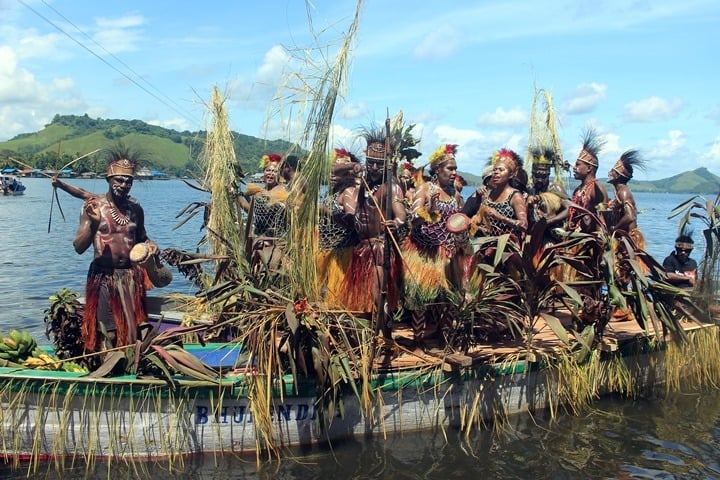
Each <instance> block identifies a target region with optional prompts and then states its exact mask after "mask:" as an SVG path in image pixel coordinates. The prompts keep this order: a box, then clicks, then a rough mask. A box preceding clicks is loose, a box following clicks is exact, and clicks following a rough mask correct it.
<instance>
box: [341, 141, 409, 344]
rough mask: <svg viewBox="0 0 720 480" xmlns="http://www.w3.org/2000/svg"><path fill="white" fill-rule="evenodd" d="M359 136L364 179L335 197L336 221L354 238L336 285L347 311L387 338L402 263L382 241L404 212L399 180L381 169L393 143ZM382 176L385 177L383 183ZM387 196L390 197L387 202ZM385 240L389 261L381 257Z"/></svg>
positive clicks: (401, 223)
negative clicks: (344, 270) (362, 139)
mask: <svg viewBox="0 0 720 480" xmlns="http://www.w3.org/2000/svg"><path fill="white" fill-rule="evenodd" d="M364 137H365V140H366V142H367V148H366V150H365V178H363V179H361V182H360V184H359V185H351V186H348V187H347V188H346V189H345V190H344V191H343V192H342V193H341V194H340V195H339V196H338V200H337V202H338V205H339V206H340V208H341V212H339V214H338V215H336V219H337V220H338V221H340V222H342V224H343V225H345V226H348V227H351V228H353V229H354V230H355V232H356V234H357V237H358V240H359V243H358V244H357V245H356V246H355V247H354V248H353V257H352V261H351V263H350V266H349V269H348V272H347V275H346V276H345V278H344V280H343V285H342V288H341V289H340V291H341V292H342V296H343V297H342V299H341V301H342V304H343V305H344V307H345V308H347V309H348V310H352V311H357V312H361V313H362V314H364V315H367V316H370V317H372V319H373V321H375V322H376V323H375V325H379V326H380V327H381V328H380V330H381V333H382V335H383V337H384V338H386V339H390V338H391V324H390V322H388V321H387V318H389V315H390V314H391V312H392V311H393V310H395V309H396V308H397V305H398V297H399V291H400V282H401V272H402V263H401V257H400V255H399V252H397V251H396V248H395V246H396V244H395V242H392V241H391V242H387V240H388V239H387V238H386V235H394V232H395V231H397V229H398V228H400V227H402V226H404V225H405V221H406V210H405V205H404V202H403V192H402V189H401V188H400V184H399V183H398V182H397V180H396V179H395V176H394V175H393V174H392V170H390V171H388V170H387V169H389V168H391V166H390V165H388V164H387V162H391V161H392V159H391V158H390V155H391V153H392V148H393V147H392V146H391V145H390V146H387V145H386V138H385V133H383V132H382V130H377V131H375V130H368V131H366V132H365V134H364ZM387 149H389V151H386V150H387ZM386 177H387V178H390V184H389V185H388V184H387V183H386V182H385V178H386ZM387 189H390V192H388V191H387ZM387 197H390V199H391V204H390V205H387ZM388 211H389V213H390V215H389V217H388V216H387V212H388ZM388 244H389V245H390V251H389V252H388V255H389V262H387V261H386V260H387V259H386V258H385V252H386V246H387V245H388ZM388 263H389V264H388ZM383 287H386V288H385V290H383Z"/></svg>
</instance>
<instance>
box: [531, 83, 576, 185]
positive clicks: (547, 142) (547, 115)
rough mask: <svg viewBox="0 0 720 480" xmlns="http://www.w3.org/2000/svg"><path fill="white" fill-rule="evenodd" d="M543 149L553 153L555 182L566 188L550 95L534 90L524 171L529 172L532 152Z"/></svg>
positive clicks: (543, 90)
mask: <svg viewBox="0 0 720 480" xmlns="http://www.w3.org/2000/svg"><path fill="white" fill-rule="evenodd" d="M545 148H550V149H552V151H553V152H554V164H553V167H554V169H555V182H556V183H559V184H561V185H563V186H565V187H567V184H568V182H567V181H563V178H562V174H561V172H562V171H563V169H564V160H563V156H562V146H561V144H560V135H559V134H558V130H557V117H556V115H555V108H554V107H553V100H552V94H551V93H550V92H548V91H547V90H545V89H542V88H541V89H537V88H536V89H535V95H534V97H533V103H532V109H531V111H530V133H529V135H528V143H527V154H526V156H525V170H527V171H528V172H529V171H530V170H531V169H532V164H531V162H532V155H531V152H532V150H533V149H539V150H541V151H542V150H543V149H545Z"/></svg>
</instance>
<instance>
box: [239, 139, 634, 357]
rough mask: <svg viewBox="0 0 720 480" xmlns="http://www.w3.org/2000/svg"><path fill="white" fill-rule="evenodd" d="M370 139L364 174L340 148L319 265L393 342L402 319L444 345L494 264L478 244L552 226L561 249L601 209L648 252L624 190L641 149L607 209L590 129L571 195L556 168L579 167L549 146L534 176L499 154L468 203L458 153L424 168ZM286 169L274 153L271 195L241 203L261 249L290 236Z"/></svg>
mask: <svg viewBox="0 0 720 480" xmlns="http://www.w3.org/2000/svg"><path fill="white" fill-rule="evenodd" d="M364 137H365V138H364V140H365V142H366V149H365V150H364V156H365V162H364V165H363V164H362V163H361V161H360V159H359V158H358V156H357V155H355V154H353V153H351V152H349V151H347V150H345V149H341V148H338V149H335V152H334V155H333V163H332V168H331V172H332V173H331V177H330V183H329V187H328V191H327V195H326V197H325V199H323V200H322V202H321V203H322V205H321V208H320V211H321V219H320V223H319V258H318V262H317V264H318V270H319V273H320V279H321V281H322V282H323V292H324V301H325V303H326V304H328V306H329V307H331V308H333V307H334V308H343V309H347V310H349V311H354V312H359V313H360V314H364V315H367V316H368V317H369V318H372V319H373V320H374V321H375V324H376V325H378V327H379V328H378V330H379V331H380V332H381V333H382V334H383V335H384V336H385V337H386V338H390V337H391V333H392V321H393V320H394V319H397V318H400V317H402V318H404V319H408V320H409V321H410V323H411V325H412V330H413V341H414V343H415V344H416V345H418V346H422V345H424V344H425V343H426V342H432V341H433V340H434V338H435V337H437V336H438V334H439V332H440V330H441V329H442V326H443V318H442V317H443V314H442V312H443V311H445V310H446V309H445V308H444V305H445V303H446V302H447V301H448V298H449V296H450V294H451V292H455V293H457V292H464V291H466V289H467V285H468V282H469V281H470V279H471V277H472V275H473V273H474V272H475V270H476V266H477V264H478V262H486V261H489V259H488V258H487V256H486V253H487V252H484V251H482V250H479V251H478V248H477V244H478V242H477V241H475V240H476V239H481V238H487V237H500V236H503V235H507V236H508V238H509V240H510V241H514V242H518V244H522V241H523V239H524V237H525V235H526V234H527V233H528V232H529V231H530V229H531V228H532V227H533V225H535V224H536V223H537V222H539V221H540V219H544V222H545V225H546V228H545V230H544V231H543V235H544V236H545V238H546V241H547V242H552V241H553V236H554V232H557V231H558V229H561V230H566V231H581V232H586V233H587V232H592V231H594V230H596V229H597V228H598V227H599V225H598V218H599V217H598V215H597V213H596V212H598V211H599V210H604V211H605V212H607V213H605V216H604V218H605V219H609V222H608V223H609V224H608V225H607V227H608V228H610V229H611V230H612V229H621V230H624V231H626V232H628V234H629V235H630V236H631V238H632V239H633V241H634V242H636V245H637V246H638V248H644V239H643V237H642V234H641V233H640V231H639V229H638V226H637V208H636V205H635V201H634V198H633V195H632V192H631V191H630V189H629V188H628V185H627V184H628V182H629V180H630V179H631V178H632V177H633V173H634V169H635V168H637V167H641V168H642V167H643V166H644V161H643V159H642V158H641V156H640V155H639V153H638V152H637V151H636V150H629V151H626V152H624V153H623V154H622V155H621V156H620V158H619V159H618V160H617V162H616V163H615V164H614V165H613V167H612V168H611V170H610V171H609V172H608V183H610V184H611V185H612V186H613V187H614V190H615V195H614V198H613V199H610V197H609V195H608V192H607V189H606V187H605V186H604V185H603V183H602V182H601V181H600V180H599V179H598V178H597V176H596V175H597V170H598V167H599V160H598V155H599V153H600V150H601V148H602V146H603V142H602V141H601V140H600V138H599V137H598V135H597V134H596V133H595V132H594V131H593V130H588V131H586V132H585V134H584V137H583V145H582V148H581V151H580V153H579V155H578V156H577V159H576V161H575V163H574V165H572V172H573V176H574V178H575V179H576V180H578V181H579V182H580V184H579V186H578V187H577V188H576V189H575V190H574V191H573V192H572V194H571V195H568V194H567V193H566V192H565V189H564V188H563V186H562V185H561V184H560V183H557V182H555V181H551V179H550V177H551V172H552V170H553V169H556V174H557V173H560V172H558V171H557V169H558V168H563V167H564V169H567V170H569V169H570V167H571V166H570V165H569V164H567V163H563V162H561V161H559V159H558V158H557V157H558V154H557V153H556V152H555V151H554V150H553V149H552V148H549V147H545V148H544V147H536V148H532V149H530V150H529V156H530V157H531V158H530V159H529V160H530V161H529V162H528V164H529V165H531V166H532V167H531V178H528V174H527V172H526V170H525V168H524V167H525V165H524V162H523V159H522V157H521V156H520V155H519V154H518V153H516V152H514V151H512V150H510V149H507V148H502V149H499V150H498V151H496V152H495V153H494V154H493V155H492V157H491V159H490V161H489V162H488V165H487V167H486V169H485V171H484V173H483V184H482V185H480V186H478V187H477V189H476V190H475V191H474V192H473V193H472V194H471V195H469V197H467V200H465V196H463V195H462V190H463V187H464V186H465V185H467V182H465V181H464V180H463V179H462V178H461V177H460V175H458V173H457V162H456V159H455V155H456V153H457V151H458V145H455V144H443V145H440V146H439V147H438V148H437V149H436V150H435V151H434V152H432V153H431V154H430V155H429V158H428V161H427V164H426V165H425V166H424V167H421V168H417V167H415V166H414V165H413V163H412V160H413V159H408V158H402V154H398V152H397V148H396V147H397V146H393V145H389V142H388V141H387V138H386V135H385V134H384V132H383V131H382V130H377V131H375V132H372V131H368V132H366V133H365V134H364ZM391 160H392V161H391ZM388 162H389V164H390V167H388ZM285 163H286V162H285V161H283V159H282V158H281V156H280V155H277V154H269V155H266V156H265V157H263V163H262V166H263V168H264V181H265V188H264V189H262V190H260V191H258V190H257V189H248V190H249V191H248V192H245V193H244V194H243V195H242V196H241V198H240V200H239V203H240V205H241V207H242V208H243V209H245V210H246V211H248V210H249V209H250V203H249V202H248V198H250V197H252V198H255V208H254V212H255V214H254V219H253V222H254V226H255V235H256V236H257V238H259V239H263V240H262V241H268V240H267V239H268V238H275V239H277V238H278V237H279V236H282V235H283V234H284V228H285V226H286V224H287V218H286V215H287V212H285V210H284V209H285V207H286V204H285V199H286V198H287V195H288V193H287V192H288V191H289V190H288V188H287V186H288V185H289V184H290V183H291V182H293V179H292V178H293V177H292V176H288V177H286V176H285V174H284V173H281V172H283V171H284V170H283V165H285ZM557 178H559V175H557ZM278 189H279V190H281V191H282V192H283V193H280V192H278ZM291 190H292V189H290V191H291ZM555 241H557V236H556V237H555ZM256 246H258V247H262V245H261V244H258V243H257V242H256ZM399 312H400V313H401V314H400V315H399V314H398V313H399Z"/></svg>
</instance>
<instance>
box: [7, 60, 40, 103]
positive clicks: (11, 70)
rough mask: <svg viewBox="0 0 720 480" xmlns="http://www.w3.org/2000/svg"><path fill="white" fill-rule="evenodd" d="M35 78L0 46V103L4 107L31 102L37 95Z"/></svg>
mask: <svg viewBox="0 0 720 480" xmlns="http://www.w3.org/2000/svg"><path fill="white" fill-rule="evenodd" d="M38 93H39V92H38V85H37V83H36V81H35V76H34V75H33V74H32V73H31V72H29V71H27V70H26V69H24V68H21V67H20V66H19V65H18V63H17V55H16V54H15V52H14V51H13V50H12V49H11V48H10V47H7V46H0V102H2V103H4V104H5V105H8V104H19V103H21V102H26V101H32V100H33V99H34V98H35V97H36V96H37V95H38Z"/></svg>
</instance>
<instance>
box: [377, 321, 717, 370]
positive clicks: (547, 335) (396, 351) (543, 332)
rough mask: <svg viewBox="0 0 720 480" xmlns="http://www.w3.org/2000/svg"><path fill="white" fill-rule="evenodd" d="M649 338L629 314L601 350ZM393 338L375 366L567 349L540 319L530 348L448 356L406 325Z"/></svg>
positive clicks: (493, 346) (505, 345) (502, 345)
mask: <svg viewBox="0 0 720 480" xmlns="http://www.w3.org/2000/svg"><path fill="white" fill-rule="evenodd" d="M554 315H555V316H556V317H558V318H559V319H560V321H561V323H562V324H563V325H564V326H565V327H566V328H567V329H568V331H569V329H570V327H571V326H572V322H571V316H570V313H569V312H563V311H556V312H554ZM713 325H715V324H714V323H698V322H691V321H688V322H686V323H685V325H684V328H685V330H686V331H691V330H695V329H698V328H705V327H710V326H713ZM652 337H655V334H654V333H653V332H652V329H651V332H650V333H649V334H648V332H646V331H645V330H644V329H643V328H641V327H640V325H638V323H637V322H636V321H635V319H634V318H633V317H632V314H631V315H630V316H628V317H624V318H622V319H613V320H611V321H610V322H609V323H608V326H607V328H606V330H605V335H604V337H603V339H602V344H601V345H600V350H602V351H608V352H611V351H614V350H617V349H618V348H619V346H620V345H623V344H627V343H630V342H633V341H637V340H647V339H648V338H652ZM393 339H394V340H395V342H396V345H393V347H392V349H391V350H390V353H389V354H386V355H384V356H383V355H380V356H378V357H377V358H376V361H375V364H376V366H378V367H385V368H398V369H404V368H417V367H421V366H423V365H426V366H429V365H440V364H445V365H444V366H445V367H446V368H447V369H454V368H457V367H470V366H473V365H477V364H480V363H494V362H501V361H503V360H504V359H507V358H510V357H516V358H517V357H518V356H525V357H526V358H529V357H532V356H533V355H534V354H533V353H532V352H537V353H548V354H552V353H553V352H557V351H559V350H561V349H564V348H566V347H565V345H564V344H563V342H562V340H560V339H559V338H558V337H557V335H555V333H554V332H553V331H552V329H551V328H550V327H549V326H548V325H547V323H546V322H545V321H544V320H543V319H542V318H539V319H538V321H537V322H536V324H535V329H534V335H533V340H532V346H531V348H528V346H527V345H526V343H525V339H524V338H516V339H505V340H500V341H493V342H487V343H479V344H477V345H474V346H472V347H470V349H469V350H468V351H467V352H466V353H464V354H463V353H447V352H446V351H444V350H443V349H441V348H439V345H433V343H431V342H430V343H429V345H427V346H426V347H425V348H417V347H414V346H413V345H412V329H411V328H410V326H409V325H406V324H399V325H395V326H394V327H393ZM531 359H532V358H531Z"/></svg>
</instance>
